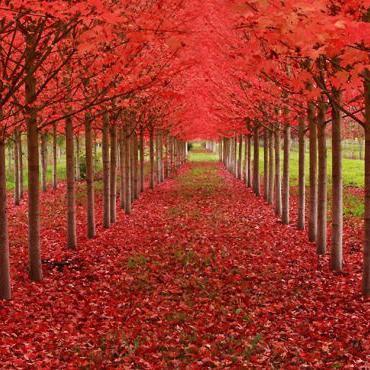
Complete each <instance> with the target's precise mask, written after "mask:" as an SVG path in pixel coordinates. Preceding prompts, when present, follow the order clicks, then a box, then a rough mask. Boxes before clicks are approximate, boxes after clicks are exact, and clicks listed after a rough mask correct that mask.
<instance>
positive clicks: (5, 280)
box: [0, 139, 12, 299]
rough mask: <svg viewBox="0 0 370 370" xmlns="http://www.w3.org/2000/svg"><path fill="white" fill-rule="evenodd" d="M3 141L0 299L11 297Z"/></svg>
mask: <svg viewBox="0 0 370 370" xmlns="http://www.w3.org/2000/svg"><path fill="white" fill-rule="evenodd" d="M11 295H12V294H11V286H10V264H9V234H8V217H7V200H6V167H5V142H4V140H3V139H0V299H11Z"/></svg>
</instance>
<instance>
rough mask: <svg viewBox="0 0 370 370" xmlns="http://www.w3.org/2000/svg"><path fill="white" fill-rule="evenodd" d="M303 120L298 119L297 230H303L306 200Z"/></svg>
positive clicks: (301, 118)
mask: <svg viewBox="0 0 370 370" xmlns="http://www.w3.org/2000/svg"><path fill="white" fill-rule="evenodd" d="M304 130H305V127H304V118H303V117H300V118H299V133H298V135H299V165H298V166H299V169H298V220H297V227H298V229H299V230H304V228H305V212H306V211H305V209H306V205H305V199H306V194H305V193H306V183H305V151H306V148H305V138H304Z"/></svg>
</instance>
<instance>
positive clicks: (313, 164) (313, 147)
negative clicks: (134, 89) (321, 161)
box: [308, 102, 317, 242]
mask: <svg viewBox="0 0 370 370" xmlns="http://www.w3.org/2000/svg"><path fill="white" fill-rule="evenodd" d="M314 110H315V107H314V104H313V103H312V102H310V103H309V105H308V122H309V128H310V203H309V204H310V209H309V216H308V239H309V240H310V241H311V242H315V241H316V237H317V128H316V122H315V111H314Z"/></svg>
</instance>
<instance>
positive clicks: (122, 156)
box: [119, 128, 126, 209]
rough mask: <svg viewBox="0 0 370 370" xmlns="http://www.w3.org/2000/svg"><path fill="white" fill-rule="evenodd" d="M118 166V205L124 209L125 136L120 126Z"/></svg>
mask: <svg viewBox="0 0 370 370" xmlns="http://www.w3.org/2000/svg"><path fill="white" fill-rule="evenodd" d="M119 155H120V161H119V168H120V207H121V209H125V200H126V199H125V183H126V178H125V176H126V175H125V137H124V132H123V129H122V128H120V130H119Z"/></svg>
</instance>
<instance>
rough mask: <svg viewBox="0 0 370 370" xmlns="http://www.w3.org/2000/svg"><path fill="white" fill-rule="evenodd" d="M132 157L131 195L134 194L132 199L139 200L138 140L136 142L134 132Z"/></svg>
mask: <svg viewBox="0 0 370 370" xmlns="http://www.w3.org/2000/svg"><path fill="white" fill-rule="evenodd" d="M132 140H133V145H132V146H133V150H134V152H133V157H134V169H133V174H134V188H133V193H134V199H138V198H139V178H138V177H139V169H138V164H139V158H138V153H139V151H138V149H139V145H138V140H137V134H136V132H134V133H133V138H132Z"/></svg>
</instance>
